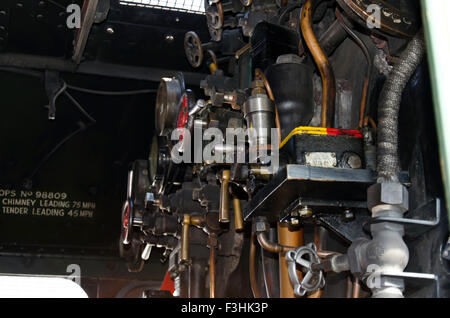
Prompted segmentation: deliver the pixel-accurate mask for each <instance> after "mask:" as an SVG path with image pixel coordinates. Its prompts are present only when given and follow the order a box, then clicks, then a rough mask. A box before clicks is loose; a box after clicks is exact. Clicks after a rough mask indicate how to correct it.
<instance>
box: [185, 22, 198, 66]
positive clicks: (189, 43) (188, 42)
mask: <svg viewBox="0 0 450 318" xmlns="http://www.w3.org/2000/svg"><path fill="white" fill-rule="evenodd" d="M184 52H185V54H186V57H187V59H188V62H189V64H191V66H192V67H199V66H200V65H201V64H202V62H203V48H202V42H201V41H200V38H199V37H198V35H197V33H195V32H193V31H189V32H187V33H186V35H185V36H184Z"/></svg>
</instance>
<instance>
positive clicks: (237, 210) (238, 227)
mask: <svg viewBox="0 0 450 318" xmlns="http://www.w3.org/2000/svg"><path fill="white" fill-rule="evenodd" d="M233 211H234V230H235V231H236V232H242V231H243V230H244V218H243V216H242V209H241V200H239V198H238V197H237V196H235V195H234V196H233Z"/></svg>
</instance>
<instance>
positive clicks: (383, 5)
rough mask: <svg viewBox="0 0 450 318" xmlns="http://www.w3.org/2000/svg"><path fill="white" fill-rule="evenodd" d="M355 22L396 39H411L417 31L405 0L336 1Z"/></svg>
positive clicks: (414, 16)
mask: <svg viewBox="0 0 450 318" xmlns="http://www.w3.org/2000/svg"><path fill="white" fill-rule="evenodd" d="M337 2H338V3H339V5H340V6H341V7H342V9H344V11H345V12H346V13H347V14H348V15H349V16H350V17H352V18H353V20H355V21H356V22H358V23H359V24H361V25H363V26H364V27H369V28H371V29H373V30H374V32H377V31H381V32H385V33H387V34H390V35H392V36H397V37H412V36H414V35H415V34H416V32H417V30H418V24H419V22H418V19H417V16H416V14H415V12H412V11H411V9H410V6H407V5H405V0H378V1H372V0H364V1H363V0H337Z"/></svg>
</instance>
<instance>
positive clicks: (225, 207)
mask: <svg viewBox="0 0 450 318" xmlns="http://www.w3.org/2000/svg"><path fill="white" fill-rule="evenodd" d="M229 182H230V170H224V171H223V172H222V186H221V188H220V205H219V222H220V223H229V222H230V206H229V204H230V194H229V192H228V184H229Z"/></svg>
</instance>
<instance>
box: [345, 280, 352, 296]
mask: <svg viewBox="0 0 450 318" xmlns="http://www.w3.org/2000/svg"><path fill="white" fill-rule="evenodd" d="M352 292H353V283H352V278H351V276H350V275H348V276H347V290H346V294H345V297H346V298H352Z"/></svg>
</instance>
